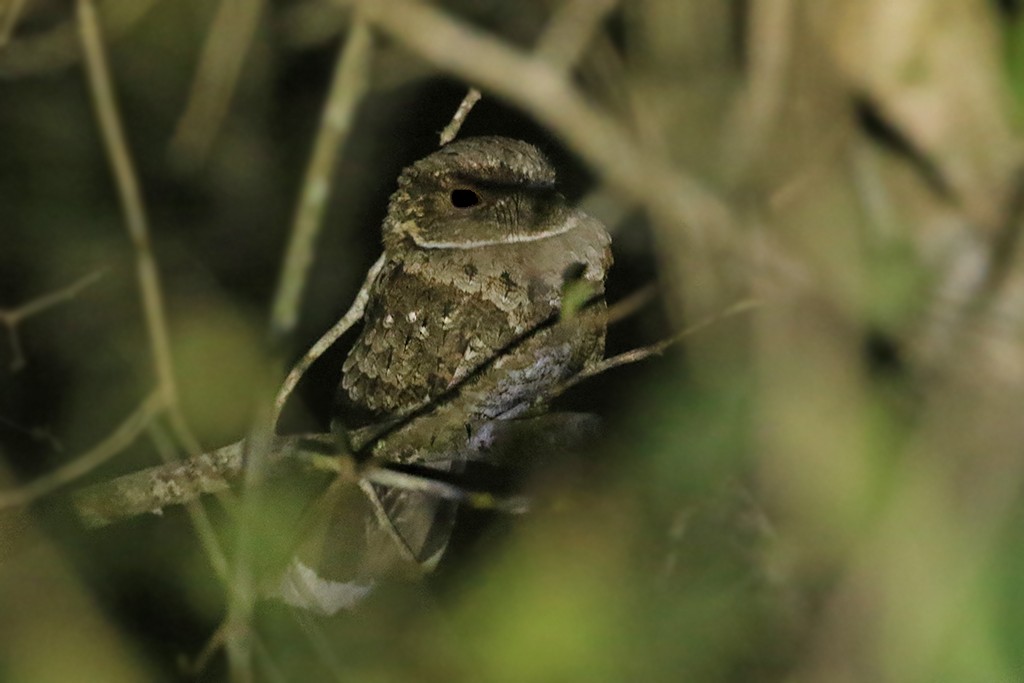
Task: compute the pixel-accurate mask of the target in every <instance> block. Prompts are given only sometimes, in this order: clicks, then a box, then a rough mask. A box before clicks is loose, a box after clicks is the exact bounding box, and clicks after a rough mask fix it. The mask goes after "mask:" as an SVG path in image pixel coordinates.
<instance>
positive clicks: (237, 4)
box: [170, 0, 263, 166]
mask: <svg viewBox="0 0 1024 683" xmlns="http://www.w3.org/2000/svg"><path fill="white" fill-rule="evenodd" d="M262 12H263V0H221V2H220V5H219V6H218V8H217V14H216V16H215V17H214V19H213V23H212V25H211V26H210V28H209V31H208V32H207V34H206V41H205V42H204V43H203V50H202V55H201V57H200V60H199V67H198V69H197V71H196V77H195V79H194V80H193V81H192V89H191V92H190V93H189V99H188V105H186V107H185V112H184V113H183V114H182V116H181V119H180V120H179V121H178V126H177V129H176V130H175V132H174V137H173V138H172V139H171V144H170V151H171V155H172V157H173V158H175V159H177V160H179V161H180V162H182V163H183V164H185V165H186V166H194V165H198V164H200V163H202V162H203V160H204V159H205V158H206V156H207V154H208V153H209V150H210V146H211V145H212V144H213V141H214V140H215V139H216V137H217V133H218V132H219V131H220V128H221V125H222V124H223V122H224V118H225V117H226V116H227V113H228V110H229V109H230V107H231V100H232V98H233V97H234V94H235V90H236V88H237V86H238V80H239V78H240V77H241V75H242V68H243V67H244V65H245V59H246V56H247V55H248V54H249V49H250V47H251V46H252V42H253V37H254V36H255V35H256V29H257V27H258V26H259V20H260V15H261V14H262Z"/></svg>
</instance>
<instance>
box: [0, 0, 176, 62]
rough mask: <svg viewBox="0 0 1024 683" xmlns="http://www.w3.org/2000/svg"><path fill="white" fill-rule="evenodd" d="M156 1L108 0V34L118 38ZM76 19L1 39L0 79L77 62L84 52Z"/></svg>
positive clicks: (105, 15) (105, 8) (105, 6)
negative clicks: (6, 39) (45, 29)
mask: <svg viewBox="0 0 1024 683" xmlns="http://www.w3.org/2000/svg"><path fill="white" fill-rule="evenodd" d="M156 2H157V0H105V1H104V3H103V6H102V7H101V8H100V9H101V12H102V15H103V25H104V27H105V29H106V32H107V35H109V36H112V37H114V38H117V37H120V36H122V35H124V34H125V33H128V32H129V31H130V30H131V29H132V28H134V27H135V25H136V24H138V22H139V20H141V19H142V18H143V17H145V16H146V14H147V13H148V12H149V10H150V9H152V7H153V6H154V5H155V4H156ZM77 23H78V22H77V21H75V20H74V19H69V20H68V21H66V22H64V23H62V24H59V25H57V26H55V27H53V28H51V29H49V30H47V31H45V32H41V33H33V34H31V35H28V36H25V37H14V38H13V39H12V40H10V42H8V43H7V45H3V44H2V43H0V80H4V79H8V80H13V79H16V78H26V77H30V76H38V75H42V74H50V73H53V72H55V71H60V70H63V69H67V68H70V67H72V66H74V65H75V64H77V63H78V61H79V60H80V59H81V55H82V50H81V44H80V42H79V37H78V33H79V29H78V25H77ZM12 28H13V27H12Z"/></svg>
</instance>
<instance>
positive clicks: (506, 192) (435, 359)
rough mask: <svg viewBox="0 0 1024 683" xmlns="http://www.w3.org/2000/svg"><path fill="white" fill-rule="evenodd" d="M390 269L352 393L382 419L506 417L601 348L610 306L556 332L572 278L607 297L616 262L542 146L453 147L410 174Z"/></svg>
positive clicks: (355, 354) (360, 344)
mask: <svg viewBox="0 0 1024 683" xmlns="http://www.w3.org/2000/svg"><path fill="white" fill-rule="evenodd" d="M383 239H384V256H385V259H386V261H385V264H384V267H383V269H382V271H381V273H380V275H379V276H378V277H377V279H376V281H375V282H374V283H373V286H372V288H371V290H370V299H369V302H368V304H367V308H366V316H365V325H364V328H363V331H362V334H361V335H360V337H359V339H358V340H357V341H356V342H355V345H354V346H353V347H352V350H351V351H350V352H349V355H348V358H347V359H346V361H345V364H344V368H343V379H342V383H341V386H342V389H343V390H344V392H345V394H346V395H347V396H346V397H347V399H348V400H349V401H350V402H351V403H352V404H354V405H356V406H359V407H361V408H363V409H366V410H369V411H370V412H372V413H373V414H375V415H377V416H379V417H392V416H395V415H398V414H403V413H407V412H409V411H412V410H415V409H417V408H419V407H421V406H424V405H426V404H429V403H430V402H431V401H435V400H437V399H438V398H439V397H440V396H442V395H443V394H445V393H446V392H449V391H450V390H452V389H453V388H454V387H455V386H456V385H457V384H458V383H460V382H462V381H464V380H466V378H467V377H469V375H470V374H471V373H474V372H476V371H478V370H479V369H480V368H481V367H483V366H484V364H486V363H490V365H489V367H488V368H487V370H486V371H484V372H482V373H480V377H478V378H475V379H474V380H473V381H472V382H466V383H465V386H463V387H461V388H460V391H459V393H460V395H459V396H458V397H456V398H455V399H453V401H454V402H456V403H458V404H460V405H461V406H462V411H463V412H464V413H465V414H466V415H467V416H468V417H476V418H506V417H514V416H516V415H517V414H518V413H520V412H521V411H522V410H523V409H524V408H525V407H526V405H527V404H529V403H530V402H531V401H532V399H533V398H534V397H536V396H537V395H538V394H539V393H540V392H542V391H543V390H545V389H547V388H550V387H551V386H552V385H554V384H555V383H557V382H559V381H561V380H563V379H565V378H567V377H569V376H571V375H573V374H575V373H577V372H579V371H580V370H581V369H582V368H583V367H585V366H586V365H587V363H589V362H592V361H594V360H595V359H598V358H600V357H601V355H602V354H603V352H604V336H605V324H604V316H603V302H599V303H597V304H595V305H591V306H590V307H589V308H588V310H587V315H585V316H581V318H580V320H579V321H578V324H575V325H571V326H565V327H564V328H563V329H559V330H557V331H556V330H554V329H548V330H543V331H541V332H537V333H535V334H534V335H533V336H532V337H531V338H529V339H528V340H526V341H524V342H523V343H521V344H520V345H519V346H514V343H515V342H516V340H517V339H520V338H522V337H523V336H524V335H529V334H530V333H531V332H532V331H534V330H535V329H536V328H537V327H538V326H541V325H543V324H544V323H545V322H546V321H549V320H550V319H552V317H556V316H558V314H559V311H560V308H561V305H562V297H563V292H564V291H565V289H566V286H567V284H570V283H571V281H572V280H576V279H582V280H584V281H586V282H587V283H590V284H591V285H592V293H593V295H594V296H595V297H597V298H598V300H600V298H601V297H603V294H604V279H605V275H606V273H607V271H608V268H609V266H610V265H611V251H610V248H609V243H610V239H609V237H608V233H607V232H606V231H605V229H604V227H603V226H602V225H601V224H600V223H599V222H598V221H596V220H595V219H593V218H591V217H589V216H588V215H586V214H585V213H583V212H582V211H580V210H579V209H575V208H573V207H571V206H569V205H568V204H567V203H566V201H565V199H564V198H563V197H562V196H561V195H560V194H558V191H557V190H556V187H555V171H554V168H552V166H551V164H550V163H549V162H548V160H547V159H546V158H545V157H544V156H543V155H542V154H541V152H540V151H539V150H538V149H537V148H536V147H534V146H532V145H529V144H527V143H525V142H521V141H519V140H512V139H509V138H501V137H481V138H469V139H466V140H462V141H460V142H455V143H452V144H450V145H448V146H447V147H444V148H443V149H441V150H440V151H438V152H435V153H433V154H431V155H430V156H428V157H426V158H425V159H422V160H420V161H418V162H416V163H415V164H413V165H412V166H410V167H408V168H406V169H405V170H404V171H403V172H402V174H401V176H400V177H399V179H398V191H397V192H395V193H394V194H393V195H392V196H391V200H390V203H389V207H388V214H387V217H386V218H385V219H384V226H383Z"/></svg>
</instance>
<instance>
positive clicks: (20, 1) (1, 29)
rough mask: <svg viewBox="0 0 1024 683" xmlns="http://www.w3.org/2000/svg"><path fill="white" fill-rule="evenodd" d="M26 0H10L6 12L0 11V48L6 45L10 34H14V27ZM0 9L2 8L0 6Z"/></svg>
mask: <svg viewBox="0 0 1024 683" xmlns="http://www.w3.org/2000/svg"><path fill="white" fill-rule="evenodd" d="M25 3H26V0H10V1H9V2H8V3H7V7H6V12H3V11H0V50H3V49H4V48H5V47H7V43H9V42H10V40H11V36H12V35H14V28H15V27H16V26H17V25H18V19H20V18H21V11H22V10H23V9H25ZM0 9H2V8H0Z"/></svg>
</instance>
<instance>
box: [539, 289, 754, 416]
mask: <svg viewBox="0 0 1024 683" xmlns="http://www.w3.org/2000/svg"><path fill="white" fill-rule="evenodd" d="M640 292H643V290H640ZM757 306H758V302H757V301H755V300H754V299H746V300H744V301H740V302H737V303H735V304H733V305H732V306H729V307H728V308H726V309H725V310H723V311H721V312H719V313H716V314H714V315H710V316H708V317H706V318H704V319H703V320H701V321H699V322H696V323H694V324H693V325H690V326H689V327H687V328H686V329H684V330H682V331H680V332H678V333H677V334H675V335H673V336H671V337H669V338H668V339H662V340H661V341H660V342H657V343H655V344H651V345H650V346H643V347H640V348H636V349H631V350H629V351H625V352H624V353H620V354H619V355H617V356H612V357H611V358H605V359H604V360H602V361H600V362H598V363H595V364H594V365H591V366H590V367H589V368H586V369H585V370H583V371H582V372H579V373H577V374H576V375H573V376H572V377H570V378H569V379H567V380H566V381H564V382H562V383H561V384H558V385H556V386H555V387H554V388H552V389H551V391H550V392H548V393H546V394H544V395H543V396H541V397H539V398H538V399H537V403H547V402H548V401H551V400H552V399H554V398H556V397H558V396H561V395H562V394H564V393H565V392H566V391H568V390H569V389H571V388H573V387H574V386H576V385H577V384H579V383H580V382H583V381H584V380H588V379H590V378H591V377H595V376H597V375H600V374H602V373H605V372H608V371H609V370H612V369H614V368H617V367H620V366H622V365H629V364H631V363H637V362H639V361H642V360H647V359H648V358H650V357H651V356H660V355H661V354H663V353H665V351H666V350H668V349H669V348H670V347H672V346H675V345H676V344H678V343H679V342H681V341H682V340H683V339H685V338H687V337H689V336H692V335H694V334H696V333H697V332H700V331H701V330H703V329H704V328H706V327H709V326H711V325H714V324H715V323H717V322H719V321H721V320H725V319H726V318H731V317H733V316H735V315H739V314H740V313H745V312H746V311H749V310H752V309H754V308H756V307H757Z"/></svg>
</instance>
